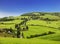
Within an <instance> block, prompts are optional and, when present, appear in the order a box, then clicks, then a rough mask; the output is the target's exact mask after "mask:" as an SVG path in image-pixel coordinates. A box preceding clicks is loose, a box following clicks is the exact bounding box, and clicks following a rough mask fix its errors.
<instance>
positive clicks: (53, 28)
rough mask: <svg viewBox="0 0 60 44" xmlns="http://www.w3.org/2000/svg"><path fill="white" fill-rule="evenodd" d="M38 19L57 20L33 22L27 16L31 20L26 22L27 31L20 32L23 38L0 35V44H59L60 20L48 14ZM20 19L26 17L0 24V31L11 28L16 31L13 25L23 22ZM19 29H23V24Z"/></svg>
mask: <svg viewBox="0 0 60 44" xmlns="http://www.w3.org/2000/svg"><path fill="white" fill-rule="evenodd" d="M35 14H36V13H35ZM39 17H41V18H43V19H45V18H49V19H58V20H57V21H48V20H41V19H36V20H33V19H32V18H31V16H29V18H31V19H30V20H28V21H27V22H26V26H28V31H22V32H23V35H24V38H12V37H1V35H2V34H1V35H0V44H60V18H59V17H58V16H54V15H48V14H46V15H45V16H39ZM21 18H27V19H28V16H18V17H15V20H13V21H4V22H0V29H1V28H12V29H13V30H17V29H16V28H15V24H19V23H21V22H23V20H21ZM20 27H21V28H22V27H25V24H24V23H23V24H22V25H21V26H20ZM9 36H10V35H9Z"/></svg>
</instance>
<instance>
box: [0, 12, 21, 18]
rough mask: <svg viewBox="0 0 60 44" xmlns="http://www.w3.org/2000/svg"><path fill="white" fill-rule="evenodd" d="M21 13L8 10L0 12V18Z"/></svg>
mask: <svg viewBox="0 0 60 44" xmlns="http://www.w3.org/2000/svg"><path fill="white" fill-rule="evenodd" d="M20 14H21V13H10V12H0V18H2V17H8V16H18V15H20Z"/></svg>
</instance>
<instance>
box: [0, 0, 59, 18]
mask: <svg viewBox="0 0 60 44" xmlns="http://www.w3.org/2000/svg"><path fill="white" fill-rule="evenodd" d="M28 12H60V0H0V17H6V16H18V15H21V14H23V13H28Z"/></svg>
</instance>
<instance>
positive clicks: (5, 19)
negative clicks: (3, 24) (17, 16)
mask: <svg viewBox="0 0 60 44" xmlns="http://www.w3.org/2000/svg"><path fill="white" fill-rule="evenodd" d="M12 20H14V17H13V16H10V17H3V18H0V21H12Z"/></svg>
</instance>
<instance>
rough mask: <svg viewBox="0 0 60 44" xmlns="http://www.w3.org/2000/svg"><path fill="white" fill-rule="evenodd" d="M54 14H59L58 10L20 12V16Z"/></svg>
mask: <svg viewBox="0 0 60 44" xmlns="http://www.w3.org/2000/svg"><path fill="white" fill-rule="evenodd" d="M46 14H48V15H55V16H60V12H31V13H25V14H22V15H21V16H34V15H35V16H38V15H39V16H43V15H46Z"/></svg>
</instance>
